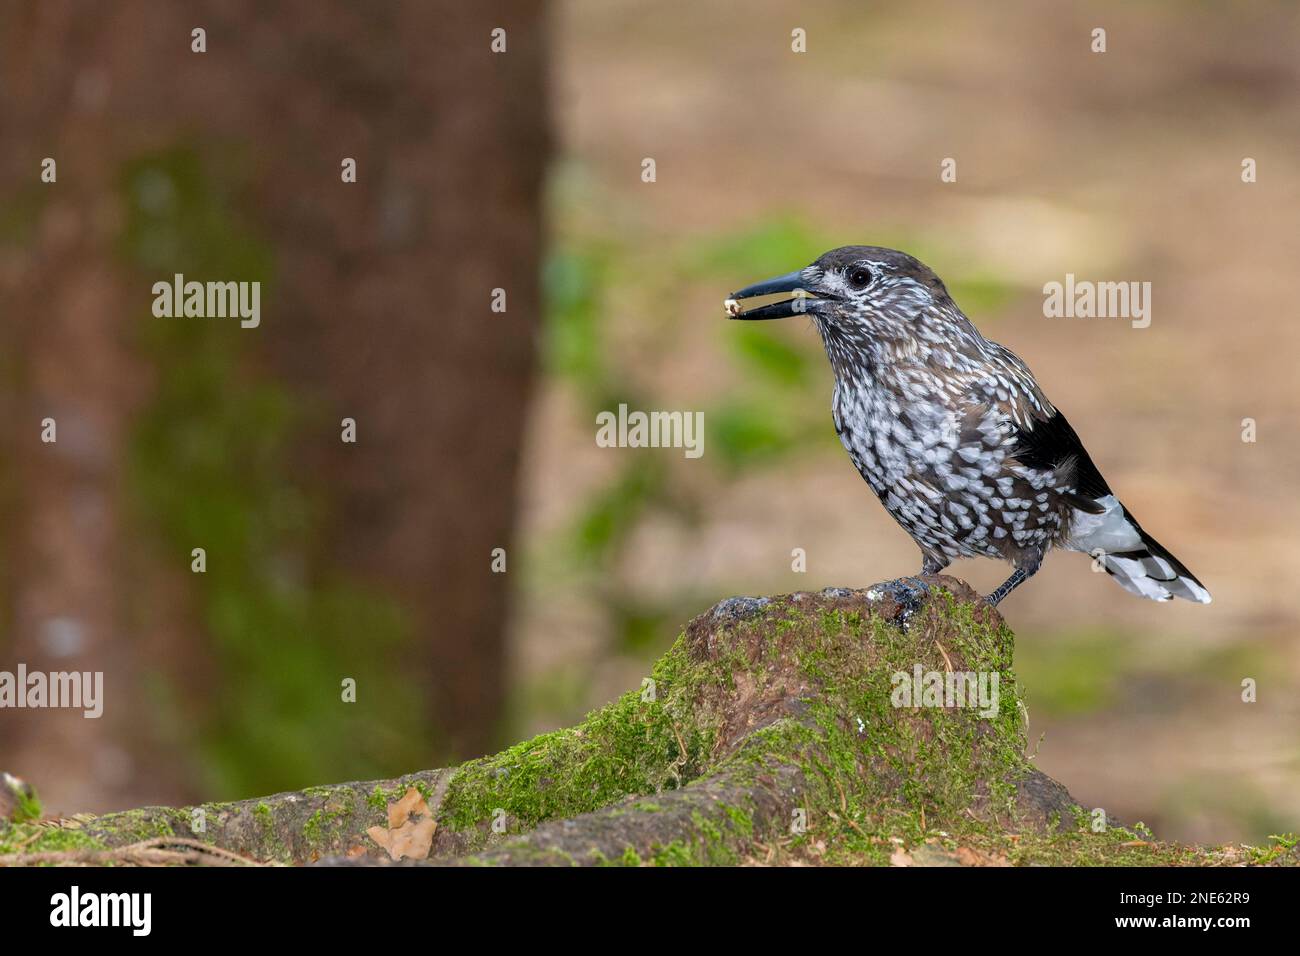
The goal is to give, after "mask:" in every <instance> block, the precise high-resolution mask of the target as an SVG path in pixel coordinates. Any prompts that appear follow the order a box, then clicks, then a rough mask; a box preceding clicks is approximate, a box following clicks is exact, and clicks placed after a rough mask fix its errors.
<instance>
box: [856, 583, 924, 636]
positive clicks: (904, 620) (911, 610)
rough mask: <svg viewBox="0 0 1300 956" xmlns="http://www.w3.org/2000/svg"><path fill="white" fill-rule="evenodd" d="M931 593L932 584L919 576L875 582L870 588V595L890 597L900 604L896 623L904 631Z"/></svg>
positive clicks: (868, 593)
mask: <svg viewBox="0 0 1300 956" xmlns="http://www.w3.org/2000/svg"><path fill="white" fill-rule="evenodd" d="M929 593H930V585H928V584H926V583H925V582H924V581H922V580H921V579H920V578H918V577H911V576H909V577H905V578H894V580H892V581H882V582H881V583H880V584H873V585H872V586H871V588H870V589H869V590H868V592H867V595H868V597H889V598H892V599H893V601H894V603H895V604H897V605H898V615H897V616H896V617H895V618H894V620H895V623H897V624H898V626H899V627H900V628H901V629H902V630H903V631H904V632H906V631H907V626H908V625H909V624H910V623H911V622H912V616H913V615H914V614H916V612H917V611H919V610H921V604H922V602H923V601H924V600H925V598H926V596H927V595H928V594H929Z"/></svg>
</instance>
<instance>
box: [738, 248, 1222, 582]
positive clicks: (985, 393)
mask: <svg viewBox="0 0 1300 956" xmlns="http://www.w3.org/2000/svg"><path fill="white" fill-rule="evenodd" d="M774 294H788V295H789V298H785V299H782V300H780V301H776V302H771V303H769V304H765V305H753V306H752V307H749V308H746V307H745V305H744V304H743V303H742V300H745V299H753V298H756V297H760V296H769V295H774ZM724 308H725V310H726V312H727V314H728V316H729V317H730V318H732V319H739V320H746V321H754V320H764V319H780V318H788V317H791V316H796V315H806V316H808V317H810V318H811V320H812V324H813V325H814V326H815V328H816V330H817V332H818V334H819V335H820V337H821V340H822V344H823V345H824V347H825V350H826V355H827V357H828V358H829V359H830V364H831V369H832V371H833V373H834V379H835V386H834V391H833V395H832V400H831V415H832V420H833V422H834V425H835V432H836V434H838V435H839V438H840V442H841V443H842V444H843V445H844V448H845V450H846V451H847V452H848V454H849V458H850V459H851V460H852V461H853V464H854V466H855V467H856V468H857V470H858V472H859V474H861V476H862V478H863V479H864V480H865V481H866V482H867V484H868V485H869V486H870V487H871V490H872V491H874V492H875V494H876V496H877V497H878V498H879V499H880V502H881V503H882V504H883V505H884V507H885V510H886V511H887V512H889V514H890V515H891V516H892V517H893V518H894V520H895V521H897V522H898V524H900V525H901V526H902V527H903V530H905V531H906V532H907V533H908V534H909V535H911V537H912V539H913V541H915V542H916V544H917V545H918V546H919V547H920V549H921V570H920V572H919V574H921V575H934V574H938V573H940V572H941V571H943V569H944V568H946V567H947V566H948V565H949V564H951V563H952V562H953V561H954V560H956V559H958V558H976V557H987V558H996V559H1001V560H1004V561H1008V562H1010V564H1011V566H1012V568H1013V570H1012V573H1011V575H1010V577H1008V578H1007V579H1006V581H1004V582H1003V583H1002V584H1001V585H1000V586H999V587H998V588H997V589H996V590H994V591H993V592H992V593H991V594H989V595H987V596H986V597H985V598H984V600H985V601H987V602H988V603H989V604H990V605H994V606H996V605H998V604H999V603H1001V602H1002V601H1003V600H1004V599H1005V598H1006V597H1007V595H1008V594H1010V593H1011V592H1012V591H1014V590H1015V589H1016V588H1017V587H1019V586H1020V585H1021V584H1023V583H1024V582H1025V581H1027V580H1029V578H1031V577H1033V575H1034V574H1035V573H1036V572H1037V571H1038V570H1039V568H1040V567H1041V565H1042V563H1043V559H1044V557H1045V556H1046V555H1047V553H1048V552H1049V551H1050V550H1051V549H1053V548H1056V549H1060V550H1068V551H1079V552H1084V553H1086V554H1089V555H1091V556H1092V557H1093V559H1094V562H1097V563H1098V564H1099V566H1100V567H1102V568H1104V569H1105V571H1106V572H1107V573H1108V574H1109V575H1110V576H1111V577H1112V578H1114V580H1115V581H1116V582H1117V583H1118V584H1119V585H1120V586H1121V587H1122V588H1124V589H1125V590H1126V591H1129V592H1130V593H1132V594H1136V595H1138V596H1140V597H1143V598H1149V599H1151V600H1155V601H1169V600H1172V599H1173V598H1184V599H1186V600H1189V601H1194V602H1196V603H1198V604H1209V603H1210V600H1211V598H1210V592H1209V591H1208V590H1206V588H1205V586H1204V585H1202V584H1201V582H1200V581H1198V580H1197V579H1196V576H1195V575H1194V574H1192V572H1191V571H1189V570H1188V569H1187V566H1186V565H1184V564H1183V563H1182V562H1181V561H1179V560H1178V559H1177V558H1175V557H1174V556H1173V555H1172V554H1171V553H1170V552H1169V551H1168V549H1166V548H1165V547H1163V546H1162V545H1161V544H1160V543H1159V542H1157V541H1156V540H1155V539H1154V538H1153V537H1151V535H1150V534H1148V533H1147V532H1146V531H1145V530H1143V528H1142V526H1141V525H1140V524H1138V522H1137V519H1136V518H1134V517H1133V515H1132V514H1131V513H1130V512H1129V510H1128V509H1127V508H1125V507H1124V505H1123V504H1122V503H1121V502H1120V500H1119V498H1117V497H1116V495H1115V493H1114V492H1113V491H1112V490H1111V488H1110V486H1109V485H1108V484H1107V483H1106V480H1105V479H1104V478H1103V477H1102V476H1101V472H1100V471H1098V470H1097V466H1096V465H1095V464H1093V461H1092V458H1091V457H1090V456H1089V454H1088V452H1087V450H1086V449H1085V448H1084V447H1083V442H1082V441H1081V440H1080V439H1079V436H1078V434H1077V433H1076V432H1075V430H1074V429H1073V428H1072V427H1071V426H1070V423H1069V422H1068V421H1067V420H1066V418H1065V416H1064V415H1063V414H1061V412H1060V410H1059V409H1058V408H1057V407H1056V406H1055V405H1053V404H1052V403H1051V402H1050V401H1049V400H1048V398H1047V395H1046V394H1045V393H1044V392H1043V389H1042V387H1041V386H1040V385H1039V384H1038V381H1037V380H1036V379H1035V378H1034V374H1033V372H1031V371H1030V369H1029V366H1028V365H1026V364H1025V363H1024V361H1022V360H1021V359H1020V357H1019V356H1017V355H1016V354H1015V353H1014V352H1012V351H1011V350H1010V349H1008V348H1006V347H1005V346H1003V345H999V344H998V343H996V342H993V341H990V340H989V339H986V338H985V337H984V336H983V335H981V334H980V332H979V331H978V330H977V329H976V328H975V326H974V324H973V323H972V322H971V321H970V319H968V318H967V317H966V315H965V314H964V313H963V312H962V310H961V309H960V308H958V306H957V303H956V302H955V301H954V300H953V298H952V296H951V295H949V294H948V290H947V288H946V287H945V286H944V284H943V281H942V280H941V279H940V278H939V277H938V276H937V275H936V274H935V273H934V272H933V271H932V270H931V269H930V268H929V267H928V266H926V265H925V264H924V263H922V262H920V261H919V260H918V259H916V258H914V257H913V256H911V255H909V254H907V253H905V252H900V251H898V250H896V249H887V248H884V247H881V246H844V247H842V248H839V249H833V250H831V251H830V252H827V253H825V254H823V255H822V256H821V257H819V258H818V259H817V260H816V261H815V262H813V263H812V264H811V265H809V266H807V267H806V268H804V269H800V270H797V271H795V272H791V273H788V274H786V275H783V276H778V277H777V278H774V279H768V280H766V281H764V282H758V283H755V284H753V285H750V286H747V287H745V288H743V289H741V290H740V291H739V292H734V293H732V295H731V296H730V298H728V299H726V300H725V301H724ZM888 584H889V585H890V586H892V587H893V588H894V589H896V590H897V591H898V592H899V593H901V595H902V598H904V599H906V602H907V603H910V604H911V605H913V606H915V605H916V604H917V602H918V601H919V598H920V596H922V595H923V594H924V592H925V591H926V590H927V589H928V586H927V585H926V584H925V582H923V581H921V580H920V579H919V578H918V577H916V576H911V577H907V578H899V579H897V580H895V581H892V582H888ZM896 596H897V594H896Z"/></svg>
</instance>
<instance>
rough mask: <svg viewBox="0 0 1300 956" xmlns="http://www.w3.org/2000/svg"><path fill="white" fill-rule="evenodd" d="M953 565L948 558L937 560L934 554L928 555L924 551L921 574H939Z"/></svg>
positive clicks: (922, 553)
mask: <svg viewBox="0 0 1300 956" xmlns="http://www.w3.org/2000/svg"><path fill="white" fill-rule="evenodd" d="M951 563H952V562H951V561H949V560H948V559H947V558H936V557H935V556H934V555H932V554H927V553H926V552H924V551H923V552H921V573H922V574H938V573H939V572H940V571H942V570H943V569H944V568H946V567H947V566H948V565H950V564H951Z"/></svg>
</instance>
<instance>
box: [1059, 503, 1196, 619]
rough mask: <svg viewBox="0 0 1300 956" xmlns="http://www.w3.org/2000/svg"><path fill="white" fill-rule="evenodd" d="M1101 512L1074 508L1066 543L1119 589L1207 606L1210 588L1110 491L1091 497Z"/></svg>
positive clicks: (1154, 598)
mask: <svg viewBox="0 0 1300 956" xmlns="http://www.w3.org/2000/svg"><path fill="white" fill-rule="evenodd" d="M1097 503H1098V504H1099V505H1102V506H1103V507H1104V508H1105V509H1106V510H1105V511H1103V512H1102V513H1101V514H1088V513H1087V512H1083V511H1075V512H1074V516H1073V517H1074V520H1073V522H1072V524H1071V529H1070V539H1069V541H1068V542H1067V543H1066V547H1067V548H1069V549H1070V550H1072V551H1084V552H1087V553H1088V554H1091V555H1093V556H1094V557H1097V558H1100V559H1101V561H1102V564H1103V566H1104V567H1105V568H1106V573H1107V574H1109V575H1111V577H1113V578H1114V579H1115V581H1116V583H1118V584H1119V586H1120V587H1122V588H1123V589H1124V590H1125V591H1128V592H1129V593H1131V594H1136V595H1137V596H1138V597H1144V598H1149V599H1150V600H1152V601H1170V600H1172V599H1174V598H1176V597H1180V598H1185V599H1187V600H1188V601H1195V602H1196V603H1198V604H1209V603H1210V601H1211V598H1210V592H1209V591H1207V590H1206V589H1205V586H1204V585H1202V584H1201V582H1200V581H1198V580H1196V576H1195V575H1194V574H1192V572H1191V571H1189V570H1187V568H1186V567H1185V566H1184V565H1183V563H1182V562H1181V561H1179V560H1178V559H1177V558H1175V557H1174V556H1173V555H1172V554H1170V553H1169V552H1168V551H1167V550H1165V548H1163V547H1162V546H1161V545H1160V543H1159V542H1158V541H1156V540H1155V538H1153V537H1151V536H1150V535H1149V534H1147V533H1146V532H1145V531H1143V530H1142V526H1141V525H1139V524H1138V523H1137V522H1136V521H1134V520H1133V516H1132V515H1130V514H1129V513H1128V512H1127V511H1126V510H1125V509H1124V506H1123V505H1122V504H1120V502H1119V500H1118V499H1117V498H1116V497H1115V496H1114V495H1107V496H1106V497H1104V498H1099V499H1097Z"/></svg>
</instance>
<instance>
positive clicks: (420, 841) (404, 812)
mask: <svg viewBox="0 0 1300 956" xmlns="http://www.w3.org/2000/svg"><path fill="white" fill-rule="evenodd" d="M437 829H438V821H436V820H435V819H434V818H433V814H432V813H431V812H430V811H429V805H428V804H427V803H425V802H424V797H422V796H420V791H419V790H416V789H415V788H414V787H409V788H408V789H407V791H406V793H404V794H402V798H401V799H400V800H397V801H395V802H393V803H390V804H389V805H388V829H384V828H383V827H371V828H370V829H368V830H367V831H366V835H367V836H369V837H370V839H372V840H374V841H375V842H376V843H377V844H379V845H380V846H381V847H383V848H384V849H385V850H387V851H388V855H389V856H390V857H392V859H394V860H400V859H402V857H410V858H411V859H412V860H424V859H427V858H428V856H429V850H430V849H431V848H432V847H433V834H434V831H436V830H437Z"/></svg>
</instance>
